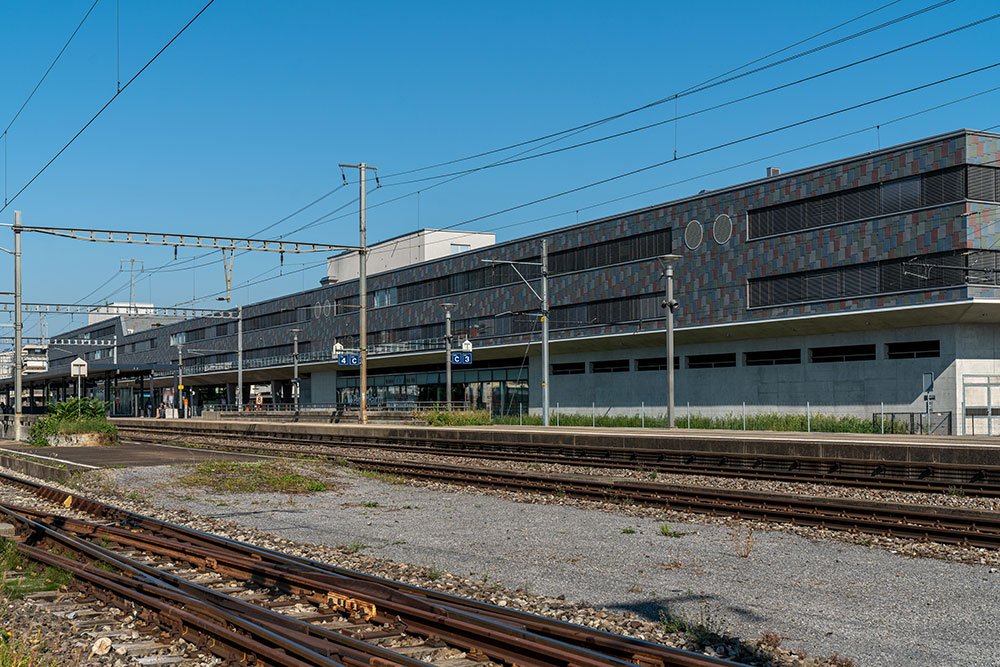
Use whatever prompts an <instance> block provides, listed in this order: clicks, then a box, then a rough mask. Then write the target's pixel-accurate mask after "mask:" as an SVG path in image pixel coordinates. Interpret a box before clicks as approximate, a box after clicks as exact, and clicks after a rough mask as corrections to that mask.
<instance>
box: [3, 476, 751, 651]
mask: <svg viewBox="0 0 1000 667" xmlns="http://www.w3.org/2000/svg"><path fill="white" fill-rule="evenodd" d="M0 481H2V482H4V483H7V484H12V485H15V486H19V487H21V488H24V489H27V490H29V491H31V492H32V493H34V494H36V495H38V496H40V497H41V498H44V499H46V500H48V501H52V502H55V503H57V504H58V505H60V506H62V507H64V508H66V509H67V510H75V511H77V512H83V513H86V514H89V515H91V516H92V517H94V519H95V521H87V520H83V519H76V518H72V517H66V516H61V515H54V514H52V513H50V511H49V510H38V509H30V508H22V507H12V506H2V505H0V512H2V513H3V514H4V515H6V518H7V519H8V520H10V521H11V522H12V523H14V524H15V525H16V526H17V527H18V532H19V534H20V535H21V536H22V537H24V538H25V540H24V542H21V543H19V544H18V546H17V548H18V549H19V550H21V552H22V553H24V554H25V555H27V556H29V557H30V558H33V559H35V560H38V561H40V562H46V563H48V564H52V565H58V566H60V567H65V568H66V569H67V570H69V571H71V572H73V573H74V574H76V575H78V576H79V577H80V579H81V580H82V581H84V582H86V583H85V585H86V586H87V587H89V588H90V590H91V591H92V592H93V593H94V594H96V595H97V596H98V597H101V598H104V599H109V597H110V598H112V599H115V600H117V599H126V600H128V601H130V602H132V603H135V604H138V605H140V606H142V607H144V608H145V609H147V610H152V613H148V612H147V613H145V614H143V615H141V618H142V619H143V620H144V621H146V622H150V623H156V624H159V625H160V626H161V627H162V628H163V629H164V630H167V631H169V632H170V633H171V634H179V633H180V632H181V631H183V633H184V634H185V635H187V636H189V638H190V637H192V636H193V638H194V639H195V640H196V641H197V642H198V643H199V644H200V645H202V646H203V647H205V648H207V649H208V650H211V651H212V652H213V653H216V654H217V655H219V656H220V657H224V658H225V659H227V660H230V661H233V662H239V663H241V664H242V663H244V662H245V663H249V664H264V665H295V666H299V665H322V666H323V667H327V666H330V667H332V666H333V665H337V664H344V665H352V666H354V665H356V666H358V667H360V666H361V665H386V666H389V665H392V666H398V667H417V666H421V665H427V663H425V662H423V661H421V660H418V659H415V658H413V657H408V656H407V655H404V654H402V653H397V652H394V651H393V650H392V649H389V648H384V647H382V646H379V645H378V642H379V640H380V639H384V638H386V637H390V636H400V637H402V636H403V635H404V634H405V635H411V636H415V637H418V638H422V639H423V640H425V641H428V642H429V643H428V646H432V647H440V646H441V644H442V643H444V644H445V645H447V646H448V647H451V648H457V649H459V650H461V651H464V652H466V653H467V654H468V656H469V657H470V659H471V660H473V661H478V662H486V661H490V660H491V661H493V662H498V663H503V664H520V665H531V666H533V667H546V666H552V667H570V666H577V667H605V666H613V665H621V666H622V667H626V666H627V665H633V666H634V665H635V664H640V665H662V666H664V667H667V666H676V667H708V666H712V665H714V666H722V665H735V664H736V663H732V662H729V661H726V660H720V659H717V658H712V657H709V656H705V655H700V654H696V653H691V652H688V651H683V650H679V649H674V648H670V647H666V646H662V645H658V644H653V643H651V642H646V641H642V640H638V639H633V638H631V637H626V636H621V635H614V634H611V633H607V632H602V631H598V630H593V629H591V628H587V627H584V626H578V625H572V624H570V623H565V622H561V621H555V620H552V619H548V618H545V617H541V616H535V615H532V614H528V613H525V612H520V611H514V610H510V609H506V608H501V607H496V606H493V605H489V604H486V603H482V602H477V601H474V600H466V599H463V598H459V597H456V596H453V595H449V594H447V593H440V592H437V591H431V590H426V589H421V588H418V587H416V586H411V585H407V584H402V583H400V582H394V581H391V580H387V579H380V578H378V577H374V576H371V575H365V574H362V573H358V572H353V571H351V570H346V569H343V568H336V567H333V566H329V565H325V564H322V563H318V562H316V561H310V560H307V559H304V558H301V557H295V556H291V555H287V554H283V553H279V552H275V551H271V550H268V549H263V548H260V547H255V546H252V545H249V544H246V543H243V542H236V541H233V540H229V539H227V538H223V537H220V536H215V535H211V534H208V533H203V532H200V531H196V530H192V529H189V528H186V527H184V526H180V525H177V524H171V523H167V522H164V521H160V520H157V519H154V518H152V517H148V516H144V515H141V514H136V513H133V512H129V511H126V510H123V509H121V508H117V507H113V506H110V505H105V504H103V503H99V502H96V501H93V500H90V499H87V498H83V497H80V496H74V495H71V494H69V493H66V492H63V491H59V490H57V489H53V488H51V487H47V486H44V485H41V484H37V483H34V482H30V481H28V480H23V479H20V478H17V477H13V476H10V475H5V474H0ZM28 544H30V545H31V546H28ZM40 545H45V546H49V547H54V548H57V549H58V550H59V551H60V552H62V554H60V555H57V554H53V553H51V552H49V551H46V550H43V549H41V548H39V546H40ZM123 551H128V552H141V553H143V554H150V555H151V556H152V557H153V558H155V559H160V560H162V561H163V563H162V565H160V564H159V562H158V561H156V562H139V561H136V560H133V559H131V558H128V557H126V556H125V555H124V554H123V553H122V552H123ZM70 554H72V555H74V556H75V558H74V559H71V558H69V557H67V556H68V555H70ZM175 562H180V563H184V564H185V565H186V569H189V568H192V567H193V568H196V569H197V570H199V571H210V572H214V573H216V575H222V576H225V577H227V578H231V579H232V580H233V581H236V582H247V581H254V582H268V584H269V587H270V588H271V589H273V590H276V591H279V592H281V593H285V592H287V593H291V594H296V595H298V596H299V598H300V599H301V600H303V601H306V602H309V603H312V604H314V605H316V606H317V608H318V610H319V612H320V613H319V615H320V616H321V617H323V618H324V620H326V619H329V618H330V612H336V613H342V614H344V615H345V616H350V617H351V619H352V620H353V623H354V625H352V626H350V627H351V628H352V629H351V630H350V631H348V632H342V631H337V630H335V629H333V628H327V627H323V626H320V625H315V624H312V623H308V622H306V621H304V620H302V619H297V618H294V617H291V616H287V615H285V614H281V613H278V612H276V611H274V610H272V609H269V608H268V607H267V606H266V604H251V603H249V602H246V601H244V600H241V599H239V597H233V596H230V595H227V594H225V593H223V592H221V591H219V590H215V589H213V588H208V587H205V586H201V585H199V584H197V583H194V582H193V581H191V580H189V579H186V578H183V577H180V576H178V575H176V574H173V573H171V572H170V570H174V569H176V565H174V563H175ZM119 572H120V573H119ZM256 590H258V591H259V590H260V589H259V588H257V589H256ZM365 624H372V625H375V624H379V625H380V626H381V627H380V628H378V629H376V628H373V629H372V630H364V629H362V630H356V628H358V627H359V626H361V627H367V626H365ZM189 631H190V632H189ZM368 640H372V641H368ZM241 641H242V643H241ZM373 642H374V643H373ZM406 643H407V644H412V642H409V641H407V642H406Z"/></svg>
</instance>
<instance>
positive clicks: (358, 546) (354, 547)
mask: <svg viewBox="0 0 1000 667" xmlns="http://www.w3.org/2000/svg"><path fill="white" fill-rule="evenodd" d="M369 547H371V545H370V544H365V543H363V542H360V541H358V540H354V541H353V542H351V543H350V544H348V545H347V546H346V547H340V548H341V549H343V550H344V551H346V552H347V553H351V554H356V553H358V552H360V551H362V550H364V549H367V548H369Z"/></svg>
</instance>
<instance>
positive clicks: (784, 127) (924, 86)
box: [442, 62, 1000, 229]
mask: <svg viewBox="0 0 1000 667" xmlns="http://www.w3.org/2000/svg"><path fill="white" fill-rule="evenodd" d="M998 66H1000V62H995V63H992V64H990V65H984V66H983V67H977V68H975V69H971V70H968V71H966V72H962V73H961V74H955V75H952V76H949V77H945V78H943V79H938V80H936V81H932V82H930V83H925V84H921V85H919V86H913V87H911V88H907V89H905V90H900V91H897V92H895V93H890V94H889V95H882V96H880V97H877V98H874V99H871V100H867V101H865V102H859V103H857V104H852V105H849V106H846V107H842V108H840V109H837V110H834V111H829V112H827V113H823V114H819V115H817V116H811V117H809V118H805V119H802V120H798V121H795V122H793V123H786V124H785V125H780V126H778V127H774V128H771V129H769V130H764V131H761V132H755V133H753V134H749V135H745V136H743V137H740V138H738V139H732V140H730V141H725V142H722V143H719V144H715V145H714V146H710V147H708V148H702V149H699V150H696V151H692V152H690V153H686V154H684V155H680V156H678V157H677V158H676V159H675V158H670V159H667V160H661V161H659V162H655V163H653V164H650V165H646V166H643V167H639V168H637V169H632V170H629V171H626V172H623V173H620V174H616V175H614V176H609V177H607V178H602V179H600V180H597V181H593V182H591V183H587V184H585V185H580V186H577V187H575V188H570V189H568V190H563V191H561V192H557V193H555V194H551V195H547V196H545V197H539V198H537V199H533V200H531V201H528V202H524V203H522V204H516V205H514V206H508V207H506V208H503V209H500V210H498V211H493V212H492V213H486V214H483V215H479V216H476V217H473V218H468V219H466V220H462V221H460V222H456V223H454V224H451V225H448V226H446V227H442V229H454V228H455V227H461V226H463V225H467V224H470V223H473V222H478V221H480V220H485V219H487V218H492V217H495V216H498V215H502V214H504V213H509V212H511V211H516V210H519V209H522V208H527V207H528V206H533V205H535V204H540V203H542V202H546V201H550V200H552V199H557V198H559V197H564V196H566V195H568V194H573V193H574V192H580V191H582V190H587V189H589V188H593V187H596V186H598V185H603V184H605V183H611V182H613V181H617V180H620V179H622V178H627V177H628V176H634V175H635V174H640V173H642V172H645V171H649V170H651V169H656V168H657V167H662V166H664V165H666V164H671V163H675V162H679V161H681V160H685V159H688V158H692V157H695V156H698V155H705V154H706V153H711V152H713V151H717V150H720V149H723V148H728V147H730V146H735V145H738V144H741V143H745V142H747V141H752V140H753V139H759V138H761V137H766V136H769V135H772V134H777V133H778V132H784V131H786V130H789V129H792V128H795V127H801V126H803V125H807V124H809V123H814V122H816V121H819V120H823V119H826V118H831V117H833V116H836V115H839V114H842V113H846V112H848V111H854V110H856V109H861V108H864V107H866V106H870V105H872V104H877V103H879V102H884V101H886V100H890V99H894V98H896V97H900V96H903V95H908V94H910V93H914V92H917V91H919V90H926V89H927V88H931V87H933V86H938V85H941V84H943V83H948V82H951V81H956V80H958V79H961V78H963V77H967V76H972V75H973V74H979V73H981V72H985V71H988V70H990V69H993V68H996V67H998Z"/></svg>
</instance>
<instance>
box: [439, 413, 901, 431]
mask: <svg viewBox="0 0 1000 667" xmlns="http://www.w3.org/2000/svg"><path fill="white" fill-rule="evenodd" d="M420 417H421V418H422V419H423V420H425V421H426V422H427V423H428V424H430V425H431V426H485V425H491V424H502V425H515V426H516V425H518V424H524V425H525V426H540V425H541V424H542V416H541V415H521V416H517V415H513V416H511V415H492V416H491V415H490V414H489V412H487V411H486V410H468V411H457V412H445V411H437V410H435V411H431V412H425V413H422V414H421V415H420ZM549 422H550V423H551V424H553V425H554V424H559V425H560V426H570V427H579V426H597V427H603V428H638V427H640V426H645V427H646V428H664V427H665V426H666V425H667V419H666V417H663V416H658V417H654V416H649V415H647V416H646V417H645V420H643V418H642V417H641V416H640V415H608V416H596V417H595V416H592V415H587V414H578V413H576V414H564V413H558V414H556V413H554V414H553V415H552V417H551V418H550V420H549ZM690 423H691V428H693V429H695V428H697V429H729V430H734V431H740V430H743V415H742V414H728V415H725V416H721V417H708V416H704V415H691V420H690ZM674 426H675V427H677V428H687V426H688V418H687V416H686V415H685V416H683V417H679V418H676V419H675V420H674ZM893 426H895V427H896V429H897V430H899V429H905V425H904V424H902V423H896V424H893V423H889V422H887V423H886V431H887V432H888V431H889V430H890V429H891V428H892V427H893ZM746 429H747V430H748V431H806V430H812V431H815V432H819V433H878V432H880V430H881V424H878V423H873V422H872V420H870V419H865V418H862V417H850V416H835V415H822V414H816V415H812V417H811V418H810V419H807V417H806V415H799V414H781V413H777V412H773V413H763V414H752V415H747V416H746Z"/></svg>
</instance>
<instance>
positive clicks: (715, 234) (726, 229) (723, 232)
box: [712, 213, 733, 245]
mask: <svg viewBox="0 0 1000 667" xmlns="http://www.w3.org/2000/svg"><path fill="white" fill-rule="evenodd" d="M712 238H714V239H715V242H716V243H718V244H719V245H722V244H723V243H728V242H729V239H731V238H733V219H732V218H730V217H729V216H728V215H726V214H725V213H723V214H722V215H720V216H719V217H718V218H716V219H715V224H713V225H712Z"/></svg>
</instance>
